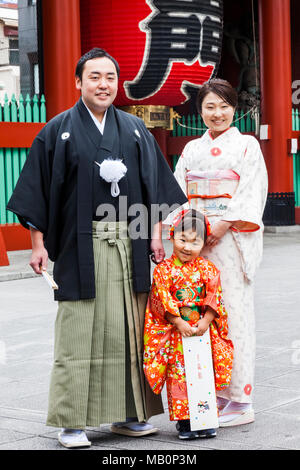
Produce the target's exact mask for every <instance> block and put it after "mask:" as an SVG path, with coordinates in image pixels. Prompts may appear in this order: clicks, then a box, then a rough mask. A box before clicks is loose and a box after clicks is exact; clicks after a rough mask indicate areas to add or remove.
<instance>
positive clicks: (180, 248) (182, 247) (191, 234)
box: [172, 229, 204, 263]
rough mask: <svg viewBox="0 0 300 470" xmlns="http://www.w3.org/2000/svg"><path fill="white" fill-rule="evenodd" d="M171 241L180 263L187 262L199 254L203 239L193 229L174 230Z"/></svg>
mask: <svg viewBox="0 0 300 470" xmlns="http://www.w3.org/2000/svg"><path fill="white" fill-rule="evenodd" d="M172 242H173V253H174V254H175V255H176V256H177V258H178V259H179V261H181V263H188V262H190V261H192V260H193V259H195V258H197V257H198V256H199V255H200V252H201V250H202V247H203V245H204V241H203V240H202V238H201V236H200V235H197V232H196V231H195V230H192V229H190V230H185V231H184V232H179V231H178V232H175V234H174V238H173V239H172Z"/></svg>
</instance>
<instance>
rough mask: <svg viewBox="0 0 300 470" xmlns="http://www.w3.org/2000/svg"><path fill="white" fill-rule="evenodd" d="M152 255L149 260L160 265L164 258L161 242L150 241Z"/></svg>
mask: <svg viewBox="0 0 300 470" xmlns="http://www.w3.org/2000/svg"><path fill="white" fill-rule="evenodd" d="M150 248H151V251H152V254H151V260H152V261H153V263H155V264H158V263H161V262H162V261H163V260H164V258H165V256H166V253H165V249H164V245H163V242H162V240H157V239H156V240H154V239H153V240H152V241H151V245H150Z"/></svg>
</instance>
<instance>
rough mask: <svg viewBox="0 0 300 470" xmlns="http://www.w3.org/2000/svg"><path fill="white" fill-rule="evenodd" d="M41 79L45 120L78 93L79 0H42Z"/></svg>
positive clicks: (70, 103) (68, 106)
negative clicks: (76, 81)
mask: <svg viewBox="0 0 300 470" xmlns="http://www.w3.org/2000/svg"><path fill="white" fill-rule="evenodd" d="M41 3H42V17H43V50H44V82H45V96H46V103H47V120H49V119H51V118H52V117H54V116H55V115H56V114H58V113H60V112H62V111H65V110H66V109H68V108H70V107H72V106H73V105H74V104H75V102H76V101H77V100H78V98H79V96H80V94H79V91H78V90H76V88H75V78H74V74H75V67H76V63H77V61H78V59H79V58H80V56H81V44H80V5H79V0H43V2H41Z"/></svg>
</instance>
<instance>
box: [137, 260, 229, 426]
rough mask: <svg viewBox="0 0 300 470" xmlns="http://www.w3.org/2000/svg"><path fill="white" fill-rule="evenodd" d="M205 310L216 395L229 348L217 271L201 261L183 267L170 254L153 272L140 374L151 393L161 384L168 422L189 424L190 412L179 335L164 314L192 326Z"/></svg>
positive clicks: (224, 378)
mask: <svg viewBox="0 0 300 470" xmlns="http://www.w3.org/2000/svg"><path fill="white" fill-rule="evenodd" d="M206 306H209V307H211V308H212V309H213V310H214V311H215V312H216V316H215V319H214V320H213V321H212V323H211V324H210V337H211V345H212V356H213V365H214V374H215V385H216V390H223V389H225V388H226V387H228V385H229V383H230V379H231V371H232V361H233V344H232V342H231V341H230V340H229V339H228V337H227V334H228V326H227V312H226V309H225V306H224V302H223V298H222V289H221V284H220V273H219V271H218V269H217V268H216V267H215V266H214V264H213V263H211V262H210V261H208V260H206V259H204V258H201V257H198V258H196V259H195V260H192V261H191V262H189V263H185V264H182V263H181V262H180V261H179V259H178V258H177V257H176V256H175V255H174V254H173V255H172V256H171V258H169V259H166V260H164V261H163V262H162V263H160V264H159V265H157V266H156V267H155V269H154V273H153V282H152V287H151V292H150V295H149V299H148V304H147V309H146V316H145V327H144V373H145V376H146V378H147V381H148V382H149V384H150V386H151V388H152V390H153V392H154V393H156V394H159V393H161V391H162V389H163V386H164V384H165V383H166V386H167V395H168V406H169V413H170V419H171V420H172V421H174V420H181V419H189V407H188V398H187V389H186V380H185V369H184V357H183V347H182V339H181V334H180V333H179V331H178V330H177V329H176V327H175V326H173V325H172V324H171V323H169V322H168V320H167V319H166V317H165V312H169V313H171V314H173V315H175V316H181V317H183V318H184V319H185V320H187V321H188V322H189V323H190V325H193V324H195V323H196V322H197V320H198V319H199V318H200V314H201V312H202V313H203V312H204V311H205V307H206ZM187 307H189V308H187Z"/></svg>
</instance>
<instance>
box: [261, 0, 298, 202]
mask: <svg viewBox="0 0 300 470" xmlns="http://www.w3.org/2000/svg"><path fill="white" fill-rule="evenodd" d="M259 28H260V30H259V40H260V66H261V109H262V124H269V125H270V126H271V139H270V140H269V141H266V142H265V143H263V151H264V155H265V158H266V164H267V168H268V173H269V192H270V193H278V192H293V159H292V156H291V155H289V154H288V144H287V142H288V139H290V138H291V137H292V76H291V74H292V71H291V68H292V67H291V18H290V0H259Z"/></svg>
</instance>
